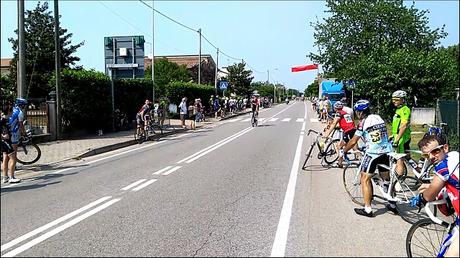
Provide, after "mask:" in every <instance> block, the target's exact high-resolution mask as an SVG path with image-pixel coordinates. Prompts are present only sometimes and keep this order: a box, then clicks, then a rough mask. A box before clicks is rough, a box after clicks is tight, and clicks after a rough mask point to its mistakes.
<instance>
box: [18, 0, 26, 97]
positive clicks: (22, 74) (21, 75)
mask: <svg viewBox="0 0 460 258" xmlns="http://www.w3.org/2000/svg"><path fill="white" fill-rule="evenodd" d="M18 30H19V35H18V41H19V42H18V43H19V49H18V52H19V58H18V63H17V93H18V98H24V97H25V96H24V92H25V88H26V62H25V57H26V52H25V51H26V49H25V45H26V44H25V43H26V42H25V35H24V0H18Z"/></svg>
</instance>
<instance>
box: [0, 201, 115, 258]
mask: <svg viewBox="0 0 460 258" xmlns="http://www.w3.org/2000/svg"><path fill="white" fill-rule="evenodd" d="M110 198H112V196H106V197H102V198H100V199H98V200H96V201H94V202H92V203H90V204H88V205H86V206H83V207H81V208H80V209H78V210H75V211H73V212H71V213H69V214H67V215H64V216H62V217H60V218H58V219H56V220H53V221H51V222H50V223H48V224H46V225H43V226H41V227H39V228H37V229H35V230H32V231H30V232H29V233H27V234H24V235H22V236H20V237H18V238H16V239H14V240H11V241H10V242H8V243H6V244H4V245H2V247H1V251H2V252H3V251H5V250H7V249H9V248H10V247H13V246H15V245H17V244H19V243H21V242H22V241H24V240H26V239H29V238H31V237H33V236H35V235H37V234H39V233H41V232H43V231H45V230H47V229H48V228H50V227H53V226H55V225H57V224H59V223H61V222H63V221H66V220H68V219H70V218H72V217H73V216H75V215H77V214H79V213H81V212H83V211H85V210H87V209H90V208H92V207H94V206H96V205H98V204H100V203H102V202H105V201H106V200H108V199H110Z"/></svg>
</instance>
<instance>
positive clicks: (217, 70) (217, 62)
mask: <svg viewBox="0 0 460 258" xmlns="http://www.w3.org/2000/svg"><path fill="white" fill-rule="evenodd" d="M218 72H219V48H217V56H216V76H215V78H214V88H215V90H216V96H217V73H218Z"/></svg>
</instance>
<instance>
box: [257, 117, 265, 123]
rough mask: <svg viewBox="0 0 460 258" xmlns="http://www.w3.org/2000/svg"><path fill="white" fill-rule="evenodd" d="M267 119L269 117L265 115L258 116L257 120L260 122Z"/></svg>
mask: <svg viewBox="0 0 460 258" xmlns="http://www.w3.org/2000/svg"><path fill="white" fill-rule="evenodd" d="M265 119H267V118H265V117H260V118H258V119H257V120H258V121H259V122H262V121H264V120H265Z"/></svg>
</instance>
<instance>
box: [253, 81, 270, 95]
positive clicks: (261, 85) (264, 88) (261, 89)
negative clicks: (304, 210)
mask: <svg viewBox="0 0 460 258" xmlns="http://www.w3.org/2000/svg"><path fill="white" fill-rule="evenodd" d="M273 86H274V85H273V84H267V83H266V82H260V81H258V82H253V83H251V87H250V89H251V90H250V92H253V91H255V90H257V92H258V93H259V94H260V96H263V97H269V98H273Z"/></svg>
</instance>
